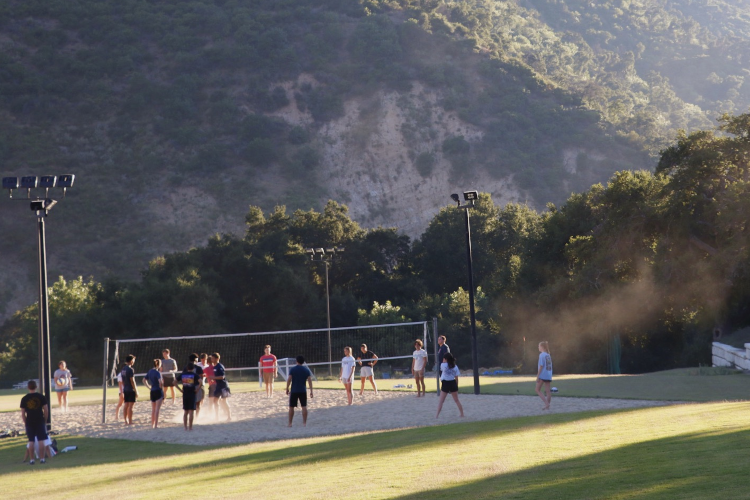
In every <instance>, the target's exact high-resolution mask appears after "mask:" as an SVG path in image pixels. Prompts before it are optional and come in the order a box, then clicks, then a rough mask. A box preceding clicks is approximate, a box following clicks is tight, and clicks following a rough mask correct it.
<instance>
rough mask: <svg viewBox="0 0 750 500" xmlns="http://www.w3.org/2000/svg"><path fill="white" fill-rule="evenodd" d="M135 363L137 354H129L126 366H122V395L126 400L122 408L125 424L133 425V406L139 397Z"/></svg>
mask: <svg viewBox="0 0 750 500" xmlns="http://www.w3.org/2000/svg"><path fill="white" fill-rule="evenodd" d="M134 363H135V356H133V355H132V354H128V356H127V357H126V358H125V366H123V367H122V371H121V372H120V374H121V375H122V395H123V398H124V400H125V408H124V409H123V410H122V416H123V419H124V420H125V425H133V406H134V405H135V400H136V399H138V386H136V385H135V372H134V371H133V364H134Z"/></svg>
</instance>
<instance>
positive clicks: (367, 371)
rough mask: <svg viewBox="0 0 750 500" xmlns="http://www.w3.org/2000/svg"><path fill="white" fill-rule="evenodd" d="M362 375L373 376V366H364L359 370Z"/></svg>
mask: <svg viewBox="0 0 750 500" xmlns="http://www.w3.org/2000/svg"><path fill="white" fill-rule="evenodd" d="M359 376H360V377H372V366H363V367H362V368H360V370H359Z"/></svg>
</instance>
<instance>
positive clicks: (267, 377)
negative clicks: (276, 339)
mask: <svg viewBox="0 0 750 500" xmlns="http://www.w3.org/2000/svg"><path fill="white" fill-rule="evenodd" d="M258 364H259V365H260V370H261V372H262V373H263V383H264V384H265V385H266V397H267V398H271V397H273V381H274V379H275V378H276V375H278V371H279V365H278V363H277V362H276V356H274V355H273V354H271V346H270V345H267V346H266V348H265V354H264V355H263V356H261V357H260V361H258Z"/></svg>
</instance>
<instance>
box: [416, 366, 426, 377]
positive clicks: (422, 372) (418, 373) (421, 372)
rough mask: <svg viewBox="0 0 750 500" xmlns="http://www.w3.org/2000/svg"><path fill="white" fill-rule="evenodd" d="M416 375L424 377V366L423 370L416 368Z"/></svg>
mask: <svg viewBox="0 0 750 500" xmlns="http://www.w3.org/2000/svg"><path fill="white" fill-rule="evenodd" d="M414 376H415V377H424V368H422V369H421V370H414Z"/></svg>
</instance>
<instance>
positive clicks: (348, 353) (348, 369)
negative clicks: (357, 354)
mask: <svg viewBox="0 0 750 500" xmlns="http://www.w3.org/2000/svg"><path fill="white" fill-rule="evenodd" d="M355 362H356V361H355V359H354V356H352V348H351V347H349V346H347V347H344V357H343V358H341V371H340V372H339V382H341V383H343V384H344V388H345V389H346V399H347V404H348V405H349V406H351V405H352V398H353V397H354V396H353V394H352V383H354V363H355Z"/></svg>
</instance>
